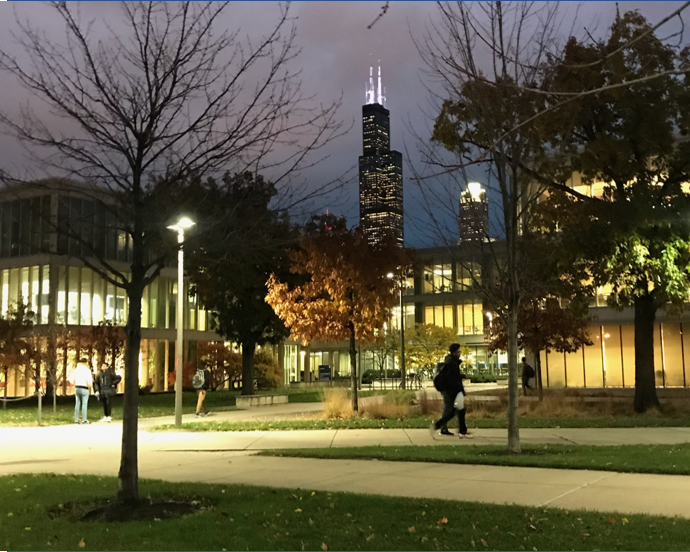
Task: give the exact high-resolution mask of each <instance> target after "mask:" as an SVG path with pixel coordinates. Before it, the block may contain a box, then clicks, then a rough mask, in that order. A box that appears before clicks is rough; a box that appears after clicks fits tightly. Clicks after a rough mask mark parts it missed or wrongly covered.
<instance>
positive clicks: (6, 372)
mask: <svg viewBox="0 0 690 552" xmlns="http://www.w3.org/2000/svg"><path fill="white" fill-rule="evenodd" d="M8 374H9V371H8V369H7V366H5V400H4V401H2V409H3V410H7V388H8V387H9V385H8V384H9V381H8V380H7V376H8Z"/></svg>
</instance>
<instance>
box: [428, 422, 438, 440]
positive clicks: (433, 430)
mask: <svg viewBox="0 0 690 552" xmlns="http://www.w3.org/2000/svg"><path fill="white" fill-rule="evenodd" d="M437 431H438V429H436V422H431V425H430V426H429V435H431V436H432V437H433V436H434V435H436V432H437Z"/></svg>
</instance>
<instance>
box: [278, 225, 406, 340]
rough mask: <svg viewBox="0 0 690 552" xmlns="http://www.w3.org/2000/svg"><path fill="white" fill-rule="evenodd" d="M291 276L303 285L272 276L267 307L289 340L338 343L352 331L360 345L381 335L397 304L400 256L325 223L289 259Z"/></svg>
mask: <svg viewBox="0 0 690 552" xmlns="http://www.w3.org/2000/svg"><path fill="white" fill-rule="evenodd" d="M291 259H292V263H293V265H292V268H291V270H292V272H293V273H295V274H300V275H304V278H303V280H305V279H306V280H307V281H306V282H304V283H302V284H300V285H296V286H290V285H289V284H288V283H285V282H280V281H278V280H277V279H276V278H275V276H273V275H272V276H271V277H270V278H269V281H268V295H267V296H266V302H267V303H268V304H269V305H271V307H273V309H274V310H275V312H276V314H277V315H278V317H279V318H280V319H281V320H283V322H284V323H285V325H286V326H288V327H289V328H290V330H291V334H292V337H293V339H295V340H298V341H301V342H302V343H303V344H305V345H306V344H308V343H309V342H311V341H314V340H319V341H340V340H344V339H348V338H350V336H351V332H352V331H354V334H355V337H356V338H357V339H359V340H360V342H362V343H367V342H371V341H373V340H374V339H375V338H376V335H377V333H378V332H379V331H381V330H382V329H383V325H384V323H385V322H386V321H387V320H388V318H389V317H390V312H391V309H392V308H393V306H395V305H396V303H397V300H398V293H397V290H398V286H399V279H398V277H397V276H396V277H395V278H388V277H387V274H389V273H395V274H400V267H401V266H403V264H404V250H402V249H401V248H400V247H399V246H397V245H396V244H395V243H394V242H392V241H391V242H386V243H383V244H380V245H377V246H372V245H370V244H369V243H368V242H367V240H366V237H365V236H364V235H363V234H362V233H361V232H360V231H359V230H356V231H350V230H348V229H347V228H346V227H344V225H339V226H337V227H336V226H335V225H328V224H326V223H324V224H323V225H322V226H321V227H320V228H319V229H318V230H317V231H316V232H313V233H311V234H308V235H306V236H305V237H304V238H303V239H302V241H301V247H300V249H299V250H297V251H294V252H293V253H292V254H291Z"/></svg>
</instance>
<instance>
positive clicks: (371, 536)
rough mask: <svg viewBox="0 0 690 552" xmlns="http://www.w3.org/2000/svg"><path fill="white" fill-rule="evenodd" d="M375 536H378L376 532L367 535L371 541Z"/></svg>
mask: <svg viewBox="0 0 690 552" xmlns="http://www.w3.org/2000/svg"><path fill="white" fill-rule="evenodd" d="M375 536H376V535H374V533H372V534H371V535H369V536H368V537H367V542H369V541H370V540H371V539H373V538H374V537H375Z"/></svg>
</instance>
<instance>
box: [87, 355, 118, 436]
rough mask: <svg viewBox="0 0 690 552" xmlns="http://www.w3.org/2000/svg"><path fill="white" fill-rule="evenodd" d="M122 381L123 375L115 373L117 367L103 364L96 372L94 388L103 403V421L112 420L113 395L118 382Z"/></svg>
mask: <svg viewBox="0 0 690 552" xmlns="http://www.w3.org/2000/svg"><path fill="white" fill-rule="evenodd" d="M120 381H122V376H118V375H117V374H116V373H115V369H114V368H112V367H111V366H108V365H107V364H105V363H103V364H101V369H100V370H99V371H98V374H96V380H95V381H94V384H93V388H94V391H95V392H96V397H97V398H98V400H100V401H101V402H102V403H103V417H102V418H101V419H100V420H99V421H101V422H106V423H107V422H112V421H113V418H112V416H111V414H112V410H113V397H114V396H115V395H116V394H117V384H118V383H120Z"/></svg>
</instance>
